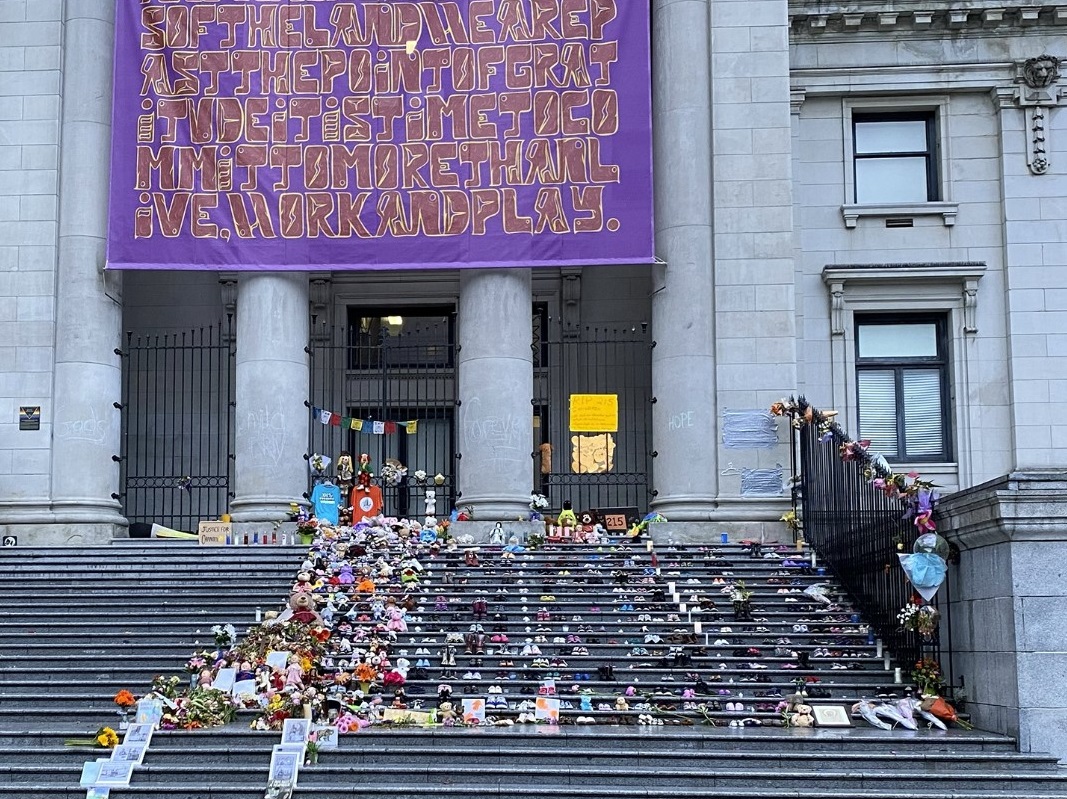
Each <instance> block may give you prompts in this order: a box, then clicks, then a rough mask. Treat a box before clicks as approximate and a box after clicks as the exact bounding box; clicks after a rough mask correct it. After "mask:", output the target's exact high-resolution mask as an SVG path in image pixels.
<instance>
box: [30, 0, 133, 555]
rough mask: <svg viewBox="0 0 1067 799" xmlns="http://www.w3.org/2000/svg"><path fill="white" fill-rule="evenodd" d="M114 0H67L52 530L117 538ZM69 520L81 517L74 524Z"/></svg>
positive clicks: (71, 537)
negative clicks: (111, 266)
mask: <svg viewBox="0 0 1067 799" xmlns="http://www.w3.org/2000/svg"><path fill="white" fill-rule="evenodd" d="M114 24H115V4H114V3H113V2H111V0H84V1H83V2H80V3H67V4H65V16H64V48H63V115H62V139H61V141H62V145H61V147H60V153H61V158H62V162H61V169H60V176H61V177H60V188H59V195H60V196H59V264H58V270H59V274H58V279H57V280H56V328H55V330H56V341H55V389H54V394H53V396H54V397H55V400H54V401H55V424H54V428H53V443H52V486H51V497H52V519H53V521H54V522H55V523H56V524H57V525H58V527H57V528H56V530H55V532H56V535H55V536H54V537H53V539H52V540H49V541H47V542H45V541H42V542H41V543H64V542H68V541H77V542H80V543H91V542H98V541H101V540H109V539H110V538H111V537H112V535H113V534H114V532H115V531H116V527H117V526H119V525H125V524H126V520H125V519H123V517H122V513H121V507H120V505H119V502H118V501H117V500H116V499H115V498H114V497H113V496H112V495H113V494H117V492H118V490H119V464H118V462H117V461H116V460H114V459H113V456H116V455H118V453H119V443H120V422H121V419H120V414H119V410H118V408H117V407H116V403H118V402H119V400H120V399H121V396H122V363H121V359H120V357H119V355H117V354H116V350H117V348H118V347H119V346H120V345H121V343H122V299H121V295H120V289H121V281H120V280H119V276H118V275H115V274H112V273H108V274H106V275H105V273H104V258H105V244H106V239H107V205H108V164H109V163H110V160H111V158H110V151H111V63H112V49H113V42H114ZM66 525H72V527H71V528H70V529H69V531H67V530H65V526H66Z"/></svg>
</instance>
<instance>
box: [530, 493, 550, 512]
mask: <svg viewBox="0 0 1067 799" xmlns="http://www.w3.org/2000/svg"><path fill="white" fill-rule="evenodd" d="M547 507H548V497H546V496H545V495H544V494H530V510H544V509H545V508H547Z"/></svg>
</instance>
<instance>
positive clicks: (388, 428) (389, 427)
mask: <svg viewBox="0 0 1067 799" xmlns="http://www.w3.org/2000/svg"><path fill="white" fill-rule="evenodd" d="M395 432H396V422H386V423H385V434H386V435H393V434H394V433H395Z"/></svg>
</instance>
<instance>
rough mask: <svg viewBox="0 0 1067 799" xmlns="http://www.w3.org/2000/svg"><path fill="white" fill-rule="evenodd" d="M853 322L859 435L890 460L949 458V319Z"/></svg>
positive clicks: (869, 318)
mask: <svg viewBox="0 0 1067 799" xmlns="http://www.w3.org/2000/svg"><path fill="white" fill-rule="evenodd" d="M855 322H856V386H857V392H856V393H857V398H858V406H859V408H858V409H859V434H860V438H863V439H870V441H871V451H872V452H878V453H881V454H882V455H884V456H885V457H886V458H887V459H889V460H890V461H897V462H901V461H904V462H919V461H948V460H951V452H950V449H951V442H950V435H949V429H950V417H951V413H950V406H949V385H948V374H949V370H948V355H947V352H946V350H947V344H946V319H945V317H944V316H943V315H937V316H910V317H909V316H892V317H887V316H875V315H871V316H860V315H857V316H856V318H855Z"/></svg>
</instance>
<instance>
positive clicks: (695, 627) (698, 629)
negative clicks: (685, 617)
mask: <svg viewBox="0 0 1067 799" xmlns="http://www.w3.org/2000/svg"><path fill="white" fill-rule="evenodd" d="M693 632H695V633H696V634H697V635H700V634H701V633H702V632H704V625H703V624H701V623H700V622H699V621H695V622H693Z"/></svg>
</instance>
